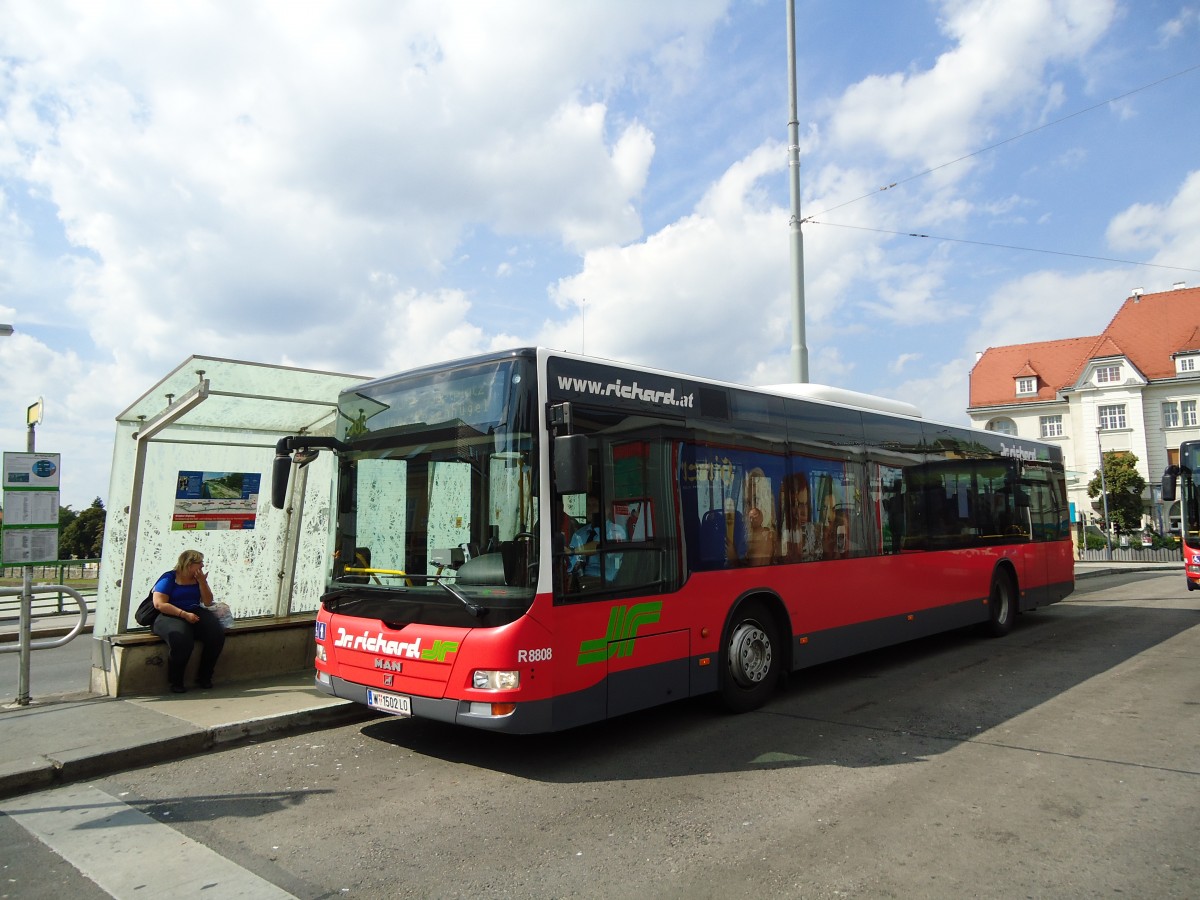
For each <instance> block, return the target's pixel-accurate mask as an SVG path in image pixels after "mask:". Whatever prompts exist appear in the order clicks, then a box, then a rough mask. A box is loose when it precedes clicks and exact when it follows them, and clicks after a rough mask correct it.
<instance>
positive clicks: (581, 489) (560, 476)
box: [554, 434, 588, 494]
mask: <svg viewBox="0 0 1200 900" xmlns="http://www.w3.org/2000/svg"><path fill="white" fill-rule="evenodd" d="M587 453H588V442H587V435H586V434H562V435H559V436H558V437H556V438H555V439H554V490H555V491H556V492H557V493H559V494H586V493H587V489H588V470H587Z"/></svg>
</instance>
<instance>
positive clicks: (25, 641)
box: [17, 422, 36, 706]
mask: <svg viewBox="0 0 1200 900" xmlns="http://www.w3.org/2000/svg"><path fill="white" fill-rule="evenodd" d="M33 429H34V423H33V422H29V436H28V437H26V439H25V452H27V453H33V451H34V445H35V443H36V442H35V440H34V432H33ZM17 640H18V641H19V643H18V648H19V657H20V659H19V663H18V669H17V706H28V705H29V663H30V657H31V656H32V654H33V566H31V565H29V564H28V563H26V565H25V567H24V571H23V573H22V575H21V612H20V616H19V617H18V620H17Z"/></svg>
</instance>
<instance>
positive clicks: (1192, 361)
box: [1175, 356, 1196, 372]
mask: <svg viewBox="0 0 1200 900" xmlns="http://www.w3.org/2000/svg"><path fill="white" fill-rule="evenodd" d="M1175 366H1176V369H1175V371H1176V372H1195V371H1196V357H1194V356H1181V357H1179V359H1177V360H1175Z"/></svg>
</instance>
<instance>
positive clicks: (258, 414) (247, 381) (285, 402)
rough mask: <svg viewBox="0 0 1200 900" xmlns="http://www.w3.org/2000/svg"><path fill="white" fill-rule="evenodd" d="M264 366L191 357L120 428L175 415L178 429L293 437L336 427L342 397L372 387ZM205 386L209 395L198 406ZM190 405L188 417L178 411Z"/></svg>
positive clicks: (127, 413)
mask: <svg viewBox="0 0 1200 900" xmlns="http://www.w3.org/2000/svg"><path fill="white" fill-rule="evenodd" d="M368 380H369V379H368V377H367V376H364V375H345V374H341V373H335V372H320V371H317V370H314V369H297V368H291V367H288V366H277V365H269V364H266V363H256V362H244V361H241V360H234V359H220V358H218V357H212V356H189V357H188V358H187V359H185V360H184V361H183V362H182V363H180V364H179V365H178V366H177V367H176V368H175V369H173V370H172V371H171V372H170V373H169V374H167V375H166V376H165V377H163V378H162V379H160V380H159V381H158V382H157V383H156V384H155V385H154V386H153V387H151V388H150V389H149V390H148V391H146V393H144V394H142V396H141V397H139V398H138V399H137V400H135V401H134V402H133V403H132V404H130V405H129V406H128V407H127V408H126V409H124V410H122V411H121V412H119V413H118V414H117V421H118V422H139V421H143V420H144V421H152V420H155V419H158V418H160V417H162V416H164V415H165V414H167V413H171V412H174V413H175V415H173V416H172V418H171V421H172V424H174V425H190V426H198V427H205V428H214V429H228V430H232V431H259V432H263V431H266V432H277V433H280V434H294V433H297V432H300V431H303V430H309V431H313V430H316V429H317V428H320V427H322V425H323V424H327V423H330V422H332V418H333V411H334V409H335V408H336V405H337V396H338V393H339V392H340V391H341V390H342V389H343V388H346V387H350V386H352V385H355V384H361V383H362V382H364V381H368ZM202 381H206V382H207V391H206V392H205V396H204V397H203V399H201V400H198V401H197V400H196V391H197V388H198V386H199V385H200V384H201V382H202ZM184 402H187V403H191V404H192V405H190V406H189V407H188V408H187V409H186V411H183V412H180V411H179V410H178V409H176V406H177V405H178V404H180V403H184Z"/></svg>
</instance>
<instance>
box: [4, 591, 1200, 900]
mask: <svg viewBox="0 0 1200 900" xmlns="http://www.w3.org/2000/svg"><path fill="white" fill-rule="evenodd" d="M1197 625H1200V595H1197V594H1194V593H1193V594H1191V595H1189V594H1187V592H1186V591H1184V590H1182V579H1181V578H1180V577H1179V576H1177V575H1171V576H1169V577H1168V576H1141V577H1123V578H1120V579H1117V578H1100V579H1089V580H1087V581H1083V582H1080V586H1079V590H1078V591H1077V592H1076V593H1075V594H1074V595H1073V597H1072V598H1071V599H1070V600H1069V601H1067V602H1064V603H1061V604H1058V605H1056V606H1054V607H1051V608H1049V609H1046V610H1042V611H1039V612H1037V613H1035V614H1032V615H1027V616H1023V617H1022V619H1021V621H1020V623H1019V625H1018V627H1017V628H1016V629H1015V630H1014V631H1013V633H1012V634H1010V635H1009V636H1008V637H1006V638H1003V639H1000V640H989V639H984V638H978V637H975V636H973V635H969V634H963V633H958V634H953V635H945V636H940V637H938V638H934V639H929V640H924V641H920V642H916V643H913V644H908V645H905V646H902V647H898V648H892V649H890V650H887V651H883V652H878V653H873V654H869V655H864V656H860V657H856V658H854V659H851V660H845V661H842V662H839V663H836V664H831V665H828V666H823V667H820V668H818V669H815V670H810V671H808V672H804V673H801V674H800V675H799V676H797V677H795V678H793V680H792V683H791V685H790V686H789V688H788V690H786V691H784V692H782V693H780V694H779V696H777V697H776V698H775V699H774V700H773V701H772V702H771V703H770V704H769V705H768V706H767V707H766V708H765V709H763V710H760V711H758V712H755V713H750V714H747V715H742V716H729V715H725V714H723V713H720V712H717V711H715V710H714V708H713V706H712V704H711V703H709V702H707V701H699V700H698V701H685V702H681V703H677V704H674V705H671V706H668V707H663V708H659V709H657V710H651V711H648V712H646V713H642V714H637V715H633V716H628V717H625V718H622V719H619V720H614V721H613V722H609V723H605V724H603V725H597V726H589V727H586V728H582V729H578V730H576V731H572V732H569V733H566V734H561V735H551V736H540V737H527V738H514V737H506V736H503V735H494V734H487V733H480V732H473V731H466V730H462V729H455V728H451V727H449V726H441V725H437V724H435V723H429V722H420V721H412V720H401V719H391V718H381V719H377V720H372V721H370V722H368V723H366V724H358V725H356V726H347V727H344V728H340V729H333V730H329V731H325V732H321V733H317V734H310V735H307V736H301V737H293V738H288V739H283V740H279V741H272V742H268V743H262V744H256V745H249V746H245V747H241V748H237V749H234V750H229V751H225V752H222V753H219V754H213V755H210V756H208V757H204V758H199V759H190V760H182V761H180V762H178V763H174V764H171V765H163V766H156V767H153V768H148V769H143V770H138V771H133V772H128V773H125V774H122V775H120V776H116V777H113V778H108V779H105V780H103V781H99V782H96V783H95V784H94V785H92V786H88V787H87V788H86V791H87V792H85V793H79V794H76V795H72V796H70V797H64V796H61V795H59V796H46V797H44V798H38V796H37V795H34V797H33V798H31V799H30V800H29V803H30V805H31V806H32V807H35V808H37V809H38V810H39V812H40V814H41V815H44V816H51V817H52V816H54V815H62V816H68V815H71V816H76V817H77V816H79V815H82V814H84V812H85V811H88V810H95V809H97V808H102V807H105V806H106V805H108V804H109V802H110V800H111V804H112V805H113V807H114V808H120V809H122V810H126V811H128V813H129V814H130V815H132V816H141V817H142V820H144V821H145V822H148V823H151V824H153V823H160V824H159V825H157V828H158V829H161V832H159V833H160V835H165V836H166V837H168V838H169V840H170V841H172V842H173V843H172V844H170V846H171V847H172V848H174V847H175V845H176V844H178V845H182V850H180V853H181V854H182V856H181V858H183V859H186V860H188V861H187V862H186V863H180V865H185V864H186V865H187V866H189V867H195V866H198V865H200V863H197V862H195V861H194V857H193V856H191V855H189V854H194V853H198V852H201V851H203V852H206V853H213V854H214V858H215V859H218V860H220V861H221V862H222V863H223V864H227V865H232V866H234V867H236V868H237V870H238V871H239V872H240V873H242V875H243V876H244V877H245V878H247V879H249V881H250V883H252V884H254V885H257V888H255V889H254V890H251V891H250V892H249V893H247V894H246V895H247V896H268V895H271V893H270V892H271V891H276V890H279V889H282V891H284V892H286V894H290V895H293V896H298V897H305V898H319V897H333V896H342V897H372V898H374V897H379V898H385V897H620V898H628V897H638V896H653V897H689V898H694V897H728V896H748V895H754V896H761V897H872V898H873V897H904V898H907V897H932V898H940V897H945V898H956V900H957V898H962V897H985V898H991V897H996V898H1010V897H1097V896H1126V897H1156V898H1166V897H1180V898H1194V897H1196V896H1200V863H1198V862H1197V854H1196V848H1197V838H1196V835H1197V834H1200V803H1198V802H1197V801H1198V800H1200V743H1198V741H1197V735H1200V666H1197V660H1198V659H1200V628H1198V627H1197ZM80 790H84V789H83V788H81V789H80ZM105 798H108V799H105ZM50 821H51V822H53V819H51V820H50ZM72 821H74V820H72ZM139 821H141V820H139ZM139 827H141V826H139ZM14 828H17V826H15V825H14V824H13V822H12V821H10V820H6V819H4V818H3V817H0V842H3V843H5V844H6V845H7V844H8V840H7V838H9V836H10V835H11V834H12V833H13V831H12V830H13V829H14ZM51 830H53V829H51ZM71 830H72V829H59V831H60V832H62V833H64V834H65V833H66V832H68V831H71ZM74 830H75V831H79V830H80V826H79V825H76V826H75V829H74ZM105 836H107V837H108V839H109V840H110V841H116V842H118V844H117V847H118V849H119V847H120V844H119V841H120V840H121V835H120V833H119V830H117V829H113V828H107V829H98V830H96V831H92V832H91V833H90V834H88V836H87V839H88V840H89V841H91V842H95V841H96V839H97V837H100V838H104V837H105ZM35 850H36V848H35ZM42 852H44V848H43V851H42ZM114 852H115V851H114ZM174 853H175V851H174V849H172V851H171V852H170V853H164V854H162V855H161V857H159V856H158V855H157V854H156V855H155V856H154V859H156V860H157V859H160V858H161V860H162V862H161V863H156V865H171V863H170V862H169V860H170V859H172V858H173V856H174ZM112 855H113V853H111V852H110V853H107V854H106V858H111V857H112ZM49 862H50V861H48V860H46V859H44V858H40V857H36V854H35V852H34V850H29V849H28V848H25V847H22V846H18V847H16V850H15V853H14V854H13V855H12V858H11V859H10V860H9V862H8V863H6V872H9V871H11V872H17V871H19V870H21V871H32V870H33V867H34V865H35V864H36V865H39V866H42V867H43V870H44V871H47V872H48V873H50V872H53V873H54V874H55V877H56V878H67V877H69V873H68V874H67V875H64V874H62V873H61V872H59V870H57V869H53V868H51V867H50V866H49ZM103 862H104V860H99V861H98V862H97V865H102V864H103ZM9 865H11V866H13V867H14V868H13V869H11V870H10V869H8V868H7V867H8V866H9ZM22 866H24V867H25V869H24V870H22V869H21V867H22ZM9 883H10V885H11V884H14V883H16V884H18V885H20V884H26V885H27V882H25V881H23V880H22V879H21V878H19V877H18V878H17V879H16V881H15V882H14V881H13V880H11V879H10V882H9ZM255 891H257V893H256V892H255ZM64 893H67V891H66V890H65V889H64V887H63V886H61V884H60V886H58V887H56V892H54V891H48V892H47V893H45V894H44V896H47V897H49V896H62V895H63V894H64ZM286 894H284V895H286ZM3 895H4V886H3V885H0V896H3ZM180 895H184V894H180ZM13 896H26V895H25V894H21V893H17V894H13ZM28 896H35V894H29V895H28ZM275 896H279V894H275Z"/></svg>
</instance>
